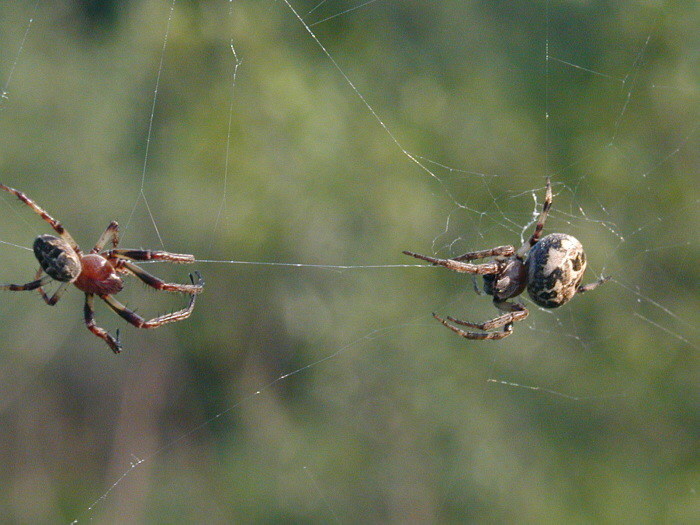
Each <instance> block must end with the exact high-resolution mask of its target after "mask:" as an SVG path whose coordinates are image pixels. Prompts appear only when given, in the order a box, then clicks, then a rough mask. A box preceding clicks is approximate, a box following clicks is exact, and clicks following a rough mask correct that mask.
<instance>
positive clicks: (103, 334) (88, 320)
mask: <svg viewBox="0 0 700 525" xmlns="http://www.w3.org/2000/svg"><path fill="white" fill-rule="evenodd" d="M83 312H84V316H85V326H87V329H88V330H90V331H91V332H92V333H93V334H95V335H96V336H97V337H99V338H100V339H102V340H104V342H105V343H107V345H108V346H109V347H110V348H111V349H112V352H114V353H115V354H118V353H119V352H121V350H122V345H121V344H120V343H119V330H117V337H112V336H111V335H110V334H109V333H108V332H107V330H105V329H104V328H100V327H99V326H97V324H96V323H95V308H94V307H93V295H92V294H91V293H86V294H85V307H84V309H83Z"/></svg>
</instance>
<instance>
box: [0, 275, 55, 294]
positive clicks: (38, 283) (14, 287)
mask: <svg viewBox="0 0 700 525" xmlns="http://www.w3.org/2000/svg"><path fill="white" fill-rule="evenodd" d="M49 282H51V277H50V276H48V275H44V276H43V277H42V278H41V279H36V280H34V281H32V282H29V283H26V284H0V290H10V291H12V292H23V291H30V290H36V289H37V288H41V287H42V286H44V285H45V284H48V283H49Z"/></svg>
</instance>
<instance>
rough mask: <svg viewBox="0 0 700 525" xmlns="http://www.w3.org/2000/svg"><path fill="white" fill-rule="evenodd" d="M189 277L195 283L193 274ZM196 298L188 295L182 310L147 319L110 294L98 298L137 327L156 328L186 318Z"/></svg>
mask: <svg viewBox="0 0 700 525" xmlns="http://www.w3.org/2000/svg"><path fill="white" fill-rule="evenodd" d="M197 277H198V279H199V280H198V283H197V285H203V281H202V278H201V276H200V275H198V276H197ZM190 279H191V280H192V284H193V285H195V281H194V275H193V274H190ZM196 298H197V295H196V294H192V295H190V302H189V304H188V305H187V307H185V308H183V309H182V310H178V311H177V312H171V313H169V314H165V315H161V316H159V317H155V318H153V319H151V320H149V321H146V320H145V319H144V318H143V317H141V316H140V315H138V314H137V313H136V312H134V311H132V310H129V309H128V308H127V307H126V306H124V305H123V304H122V303H120V302H119V301H117V300H116V299H115V298H114V297H112V296H111V295H101V296H100V299H102V300H103V301H104V302H106V303H107V305H108V306H109V307H110V308H111V309H112V310H114V311H115V312H116V313H117V314H118V315H119V316H120V317H122V318H123V319H124V320H125V321H126V322H128V323H130V324H132V325H134V326H135V327H137V328H157V327H159V326H161V325H164V324H166V323H174V322H175V321H181V320H183V319H187V318H188V317H189V316H190V314H191V313H192V310H193V309H194V302H195V299H196Z"/></svg>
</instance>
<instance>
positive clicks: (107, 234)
mask: <svg viewBox="0 0 700 525" xmlns="http://www.w3.org/2000/svg"><path fill="white" fill-rule="evenodd" d="M108 242H111V243H112V248H116V247H117V246H118V245H119V224H118V223H117V221H112V222H110V223H109V226H107V229H106V230H105V231H104V233H102V235H100V238H99V239H97V243H96V244H95V247H94V248H93V249H92V250H90V253H98V252H101V251H102V249H103V248H104V247H105V245H106V244H107V243H108Z"/></svg>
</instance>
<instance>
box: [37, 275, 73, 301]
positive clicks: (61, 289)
mask: <svg viewBox="0 0 700 525" xmlns="http://www.w3.org/2000/svg"><path fill="white" fill-rule="evenodd" d="M43 272H44V269H43V268H39V270H38V271H37V272H36V278H37V279H39V277H40V276H41V274H42V273H43ZM47 277H49V276H48V275H47ZM70 284H71V283H69V282H67V283H61V284H60V285H59V287H58V288H57V289H56V291H55V292H54V294H53V295H52V296H51V297H49V296H48V295H46V292H45V291H44V288H43V287H42V286H43V285H42V286H39V288H37V290H38V291H39V294H40V295H41V298H42V299H43V300H44V302H45V303H46V304H48V305H49V306H53V305H55V304H56V303H57V302H58V301H59V300H60V299H61V296H62V295H63V293H64V292H65V291H66V289H67V288H68V285H70Z"/></svg>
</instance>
